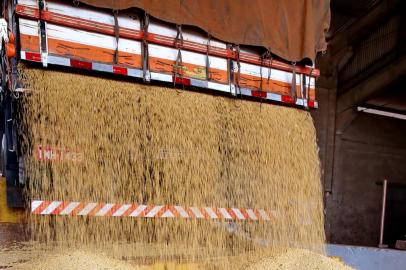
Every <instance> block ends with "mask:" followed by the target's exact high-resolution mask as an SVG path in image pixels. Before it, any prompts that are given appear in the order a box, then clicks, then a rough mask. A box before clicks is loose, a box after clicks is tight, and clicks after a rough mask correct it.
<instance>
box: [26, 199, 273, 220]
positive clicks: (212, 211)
mask: <svg viewBox="0 0 406 270" xmlns="http://www.w3.org/2000/svg"><path fill="white" fill-rule="evenodd" d="M31 213H32V214H34V215H59V216H108V217H143V218H189V219H222V220H251V221H271V220H273V219H274V218H275V213H274V212H273V211H266V210H264V209H246V208H218V207H189V206H186V207H185V206H177V205H145V204H119V203H84V202H62V201H39V200H34V201H32V202H31Z"/></svg>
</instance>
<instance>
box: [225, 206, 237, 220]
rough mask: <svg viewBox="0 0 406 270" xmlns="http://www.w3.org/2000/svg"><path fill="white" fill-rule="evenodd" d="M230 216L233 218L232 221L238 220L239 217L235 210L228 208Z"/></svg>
mask: <svg viewBox="0 0 406 270" xmlns="http://www.w3.org/2000/svg"><path fill="white" fill-rule="evenodd" d="M226 210H227V212H228V214H229V215H230V216H231V217H232V219H237V215H236V214H235V213H234V211H233V209H231V208H226Z"/></svg>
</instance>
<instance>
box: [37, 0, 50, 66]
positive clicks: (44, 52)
mask: <svg viewBox="0 0 406 270" xmlns="http://www.w3.org/2000/svg"><path fill="white" fill-rule="evenodd" d="M44 9H45V1H44V0H38V17H39V21H38V24H39V31H40V33H39V35H40V49H41V62H42V65H43V66H44V67H47V66H48V46H47V34H46V22H45V21H44V20H43V19H42V12H43V10H44Z"/></svg>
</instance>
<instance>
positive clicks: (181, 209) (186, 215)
mask: <svg viewBox="0 0 406 270" xmlns="http://www.w3.org/2000/svg"><path fill="white" fill-rule="evenodd" d="M175 209H176V210H177V211H178V212H179V214H180V216H181V217H184V218H188V217H189V214H188V213H187V212H186V211H185V209H184V208H183V207H182V206H175Z"/></svg>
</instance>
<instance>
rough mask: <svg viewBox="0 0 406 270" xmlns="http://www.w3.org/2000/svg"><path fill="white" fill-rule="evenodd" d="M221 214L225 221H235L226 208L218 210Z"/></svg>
mask: <svg viewBox="0 0 406 270" xmlns="http://www.w3.org/2000/svg"><path fill="white" fill-rule="evenodd" d="M218 209H219V212H220V213H221V215H222V216H223V218H225V219H233V217H232V216H230V214H229V213H228V211H227V209H226V208H218Z"/></svg>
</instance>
